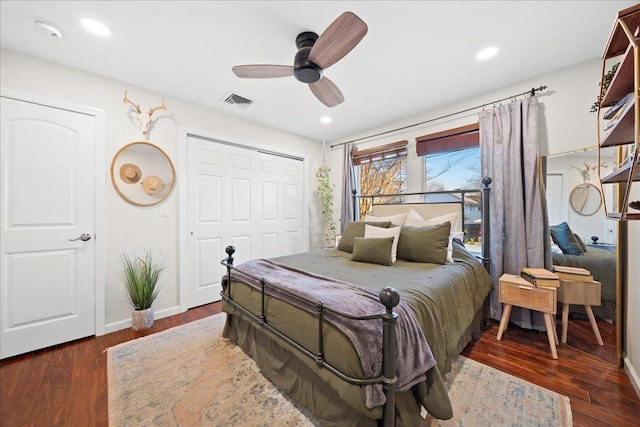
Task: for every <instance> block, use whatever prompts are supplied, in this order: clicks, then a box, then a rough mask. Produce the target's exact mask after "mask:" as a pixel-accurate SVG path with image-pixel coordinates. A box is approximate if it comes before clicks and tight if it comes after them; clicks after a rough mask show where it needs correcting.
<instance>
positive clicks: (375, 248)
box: [351, 237, 393, 265]
mask: <svg viewBox="0 0 640 427" xmlns="http://www.w3.org/2000/svg"><path fill="white" fill-rule="evenodd" d="M392 247H393V237H369V238H365V237H356V238H354V239H353V255H352V256H351V260H352V261H359V262H368V263H371V264H381V265H393V260H392V259H391V248H392Z"/></svg>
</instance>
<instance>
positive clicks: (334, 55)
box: [309, 12, 368, 69]
mask: <svg viewBox="0 0 640 427" xmlns="http://www.w3.org/2000/svg"><path fill="white" fill-rule="evenodd" d="M367 31H368V27H367V24H365V23H364V21H363V20H361V19H360V18H358V17H357V16H356V15H355V14H353V13H352V12H345V13H343V14H342V15H340V16H338V18H337V19H336V20H335V21H333V22H332V23H331V25H329V27H327V29H326V30H324V33H322V35H321V36H320V37H318V40H316V42H315V43H314V45H313V47H312V48H311V52H309V61H311V62H313V63H314V64H316V65H318V66H319V67H320V68H322V69H325V68H329V67H330V66H332V65H333V64H335V63H336V62H338V61H339V60H340V59H342V58H343V57H344V56H345V55H346V54H347V53H349V52H351V50H352V49H353V48H354V47H356V45H357V44H358V43H360V40H362V38H363V37H364V36H365V34H367Z"/></svg>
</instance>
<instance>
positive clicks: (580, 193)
mask: <svg viewBox="0 0 640 427" xmlns="http://www.w3.org/2000/svg"><path fill="white" fill-rule="evenodd" d="M569 200H570V201H571V207H573V209H574V210H575V211H576V212H578V213H579V214H580V215H584V216H590V215H593V214H595V213H596V212H598V209H600V205H601V204H602V195H601V194H600V190H599V189H598V187H596V186H595V185H593V184H588V183H587V184H580V185H576V186H575V187H574V188H573V190H571V195H570V196H569Z"/></svg>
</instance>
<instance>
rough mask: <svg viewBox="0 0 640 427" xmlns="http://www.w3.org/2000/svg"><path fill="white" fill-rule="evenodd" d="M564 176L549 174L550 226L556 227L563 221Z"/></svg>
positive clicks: (548, 208)
mask: <svg viewBox="0 0 640 427" xmlns="http://www.w3.org/2000/svg"><path fill="white" fill-rule="evenodd" d="M563 188H564V187H563V176H562V174H553V173H550V174H547V187H546V188H545V193H546V196H547V212H548V214H549V224H550V225H556V224H560V223H561V222H562V221H563V219H562V218H563V215H562V212H563V204H564V202H563V200H564V199H565V198H564V196H563Z"/></svg>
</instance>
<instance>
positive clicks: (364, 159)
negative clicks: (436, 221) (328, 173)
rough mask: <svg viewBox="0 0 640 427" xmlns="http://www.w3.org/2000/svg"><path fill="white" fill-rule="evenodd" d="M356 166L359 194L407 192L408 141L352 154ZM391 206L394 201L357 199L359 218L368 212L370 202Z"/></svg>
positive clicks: (378, 198) (387, 199) (389, 199)
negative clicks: (358, 200) (358, 201)
mask: <svg viewBox="0 0 640 427" xmlns="http://www.w3.org/2000/svg"><path fill="white" fill-rule="evenodd" d="M352 157H353V164H354V165H357V166H358V170H359V175H360V179H359V183H360V194H361V195H368V196H371V195H378V194H380V195H382V194H398V193H403V192H405V191H406V178H407V141H398V142H394V143H392V144H387V145H383V146H381V147H374V148H369V149H365V150H358V151H356V152H354V153H353V154H352ZM372 201H373V203H376V204H379V203H390V202H391V201H393V198H390V197H387V198H385V197H375V198H363V199H360V219H361V220H362V219H363V218H364V215H365V214H367V213H369V212H370V209H371V203H372Z"/></svg>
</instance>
